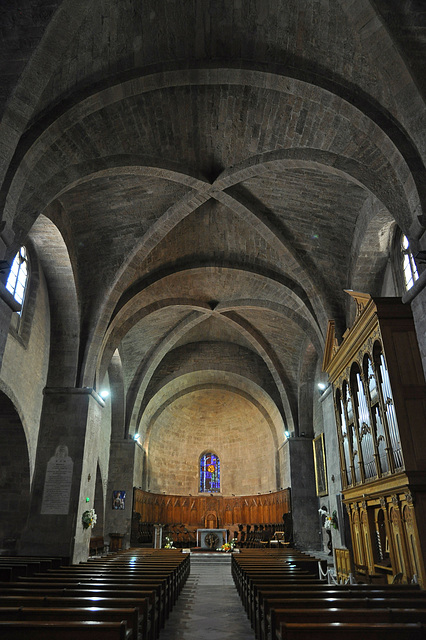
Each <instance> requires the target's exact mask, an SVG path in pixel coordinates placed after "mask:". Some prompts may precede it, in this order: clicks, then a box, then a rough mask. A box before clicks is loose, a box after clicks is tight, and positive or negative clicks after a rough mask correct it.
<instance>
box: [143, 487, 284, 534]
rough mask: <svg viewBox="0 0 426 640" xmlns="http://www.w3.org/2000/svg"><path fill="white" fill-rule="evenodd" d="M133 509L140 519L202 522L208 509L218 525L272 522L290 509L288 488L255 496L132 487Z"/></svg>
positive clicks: (169, 522)
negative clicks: (189, 493) (175, 492)
mask: <svg viewBox="0 0 426 640" xmlns="http://www.w3.org/2000/svg"><path fill="white" fill-rule="evenodd" d="M133 511H135V512H136V513H139V514H140V521H141V522H151V523H154V524H155V523H162V524H166V523H167V524H190V525H193V526H197V527H200V528H202V527H204V526H205V518H206V515H207V514H209V513H216V514H217V518H218V520H219V523H218V526H220V527H222V526H235V525H238V524H272V523H276V522H282V519H283V515H284V514H286V513H289V512H290V490H289V489H284V490H282V491H276V492H274V493H267V494H265V495H255V496H238V497H234V496H231V497H230V496H226V497H222V496H218V495H214V496H173V495H164V494H155V493H150V492H147V491H143V490H142V489H135V490H134V499H133Z"/></svg>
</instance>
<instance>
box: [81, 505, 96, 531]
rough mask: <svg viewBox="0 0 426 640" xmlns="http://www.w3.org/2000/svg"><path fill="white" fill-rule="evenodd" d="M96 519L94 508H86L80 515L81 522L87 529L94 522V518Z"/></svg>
mask: <svg viewBox="0 0 426 640" xmlns="http://www.w3.org/2000/svg"><path fill="white" fill-rule="evenodd" d="M97 519H98V517H97V515H96V513H95V510H94V509H88V510H87V511H85V512H84V513H83V515H82V516H81V521H82V523H83V528H84V529H88V528H89V527H92V529H93V527H94V526H95V524H96V520H97Z"/></svg>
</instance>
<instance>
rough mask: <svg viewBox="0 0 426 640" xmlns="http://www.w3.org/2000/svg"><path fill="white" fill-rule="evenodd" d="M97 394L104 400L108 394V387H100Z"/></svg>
mask: <svg viewBox="0 0 426 640" xmlns="http://www.w3.org/2000/svg"><path fill="white" fill-rule="evenodd" d="M99 395H100V396H101V398H103V399H104V400H105V398H108V396H109V391H108V389H101V390H100V391H99Z"/></svg>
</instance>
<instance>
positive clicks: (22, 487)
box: [0, 391, 30, 552]
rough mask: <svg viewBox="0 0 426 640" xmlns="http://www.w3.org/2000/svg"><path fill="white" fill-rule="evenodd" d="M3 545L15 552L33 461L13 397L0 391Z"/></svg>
mask: <svg viewBox="0 0 426 640" xmlns="http://www.w3.org/2000/svg"><path fill="white" fill-rule="evenodd" d="M0 452H1V453H0V485H1V487H2V496H1V507H0V547H2V548H6V549H8V550H10V551H12V552H13V551H15V549H16V548H17V547H19V540H20V537H21V533H22V530H23V528H24V526H25V523H26V520H27V516H28V509H29V502H30V463H29V456H28V446H27V440H26V437H25V432H24V427H23V425H22V422H21V419H20V417H19V414H18V412H17V410H16V408H15V406H14V404H13V402H12V401H11V400H10V398H9V397H8V396H7V395H6V394H5V393H3V392H1V391H0Z"/></svg>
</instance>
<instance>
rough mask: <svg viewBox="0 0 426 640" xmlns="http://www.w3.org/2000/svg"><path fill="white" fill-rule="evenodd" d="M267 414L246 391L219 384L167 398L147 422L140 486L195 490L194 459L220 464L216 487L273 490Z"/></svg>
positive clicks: (273, 449)
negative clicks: (215, 459)
mask: <svg viewBox="0 0 426 640" xmlns="http://www.w3.org/2000/svg"><path fill="white" fill-rule="evenodd" d="M271 428H272V427H271V425H270V424H269V420H268V419H267V416H265V414H264V412H263V411H261V410H260V408H259V407H258V406H256V405H255V404H254V403H253V402H252V401H251V400H250V399H249V398H248V397H246V396H244V395H240V394H239V393H237V392H236V391H229V390H228V389H222V388H218V387H215V388H211V389H205V388H204V389H198V390H194V391H191V392H189V393H185V394H184V395H181V396H178V397H177V398H175V399H174V400H173V401H171V402H170V403H169V404H168V405H167V406H166V407H165V408H164V409H163V410H162V411H161V413H159V415H158V416H157V417H156V419H155V420H154V421H153V422H152V423H151V428H150V434H149V440H148V441H147V444H146V446H145V449H146V460H145V472H144V482H143V488H144V489H146V490H150V491H153V492H158V493H161V492H165V493H167V494H178V495H188V494H192V495H197V494H198V490H199V471H198V465H199V459H200V456H201V454H202V453H204V452H206V451H211V452H213V453H215V454H216V455H218V456H219V458H220V464H221V493H222V494H223V495H232V494H235V495H248V494H253V493H258V492H260V493H266V492H268V491H276V490H277V488H278V489H279V487H277V480H276V477H277V476H276V446H275V443H274V438H273V435H272V431H271Z"/></svg>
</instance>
